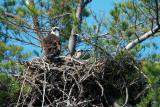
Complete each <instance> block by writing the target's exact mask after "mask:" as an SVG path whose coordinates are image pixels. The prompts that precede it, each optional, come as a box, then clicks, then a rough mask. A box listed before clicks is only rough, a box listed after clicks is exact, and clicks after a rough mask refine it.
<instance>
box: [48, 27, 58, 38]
mask: <svg viewBox="0 0 160 107" xmlns="http://www.w3.org/2000/svg"><path fill="white" fill-rule="evenodd" d="M50 33H51V34H54V35H56V36H58V37H59V27H52V28H51V31H50Z"/></svg>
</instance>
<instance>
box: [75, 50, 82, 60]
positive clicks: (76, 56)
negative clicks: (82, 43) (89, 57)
mask: <svg viewBox="0 0 160 107" xmlns="http://www.w3.org/2000/svg"><path fill="white" fill-rule="evenodd" d="M83 55H84V51H83V50H82V49H78V50H77V51H76V52H75V55H74V57H75V58H76V59H80V58H81V57H82V56H83Z"/></svg>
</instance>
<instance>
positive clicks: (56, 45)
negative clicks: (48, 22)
mask: <svg viewBox="0 0 160 107" xmlns="http://www.w3.org/2000/svg"><path fill="white" fill-rule="evenodd" d="M43 52H44V55H45V56H46V57H47V58H53V57H56V56H58V55H60V52H61V39H60V38H59V27H52V28H51V30H50V32H49V33H48V36H46V37H45V38H44V39H43Z"/></svg>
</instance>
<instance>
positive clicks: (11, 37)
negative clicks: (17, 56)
mask: <svg viewBox="0 0 160 107" xmlns="http://www.w3.org/2000/svg"><path fill="white" fill-rule="evenodd" d="M6 36H7V37H8V38H10V39H14V40H17V41H20V42H23V43H27V44H31V45H34V46H37V47H41V46H40V45H37V44H34V43H32V42H27V41H24V40H21V39H18V38H14V37H12V36H9V35H6Z"/></svg>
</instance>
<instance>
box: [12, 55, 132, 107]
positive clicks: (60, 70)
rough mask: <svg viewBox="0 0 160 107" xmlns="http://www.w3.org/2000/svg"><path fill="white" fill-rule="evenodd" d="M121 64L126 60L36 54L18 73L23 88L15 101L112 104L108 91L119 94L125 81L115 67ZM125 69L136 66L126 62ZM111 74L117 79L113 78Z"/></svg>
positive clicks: (47, 105)
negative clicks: (83, 58) (50, 58)
mask: <svg viewBox="0 0 160 107" xmlns="http://www.w3.org/2000/svg"><path fill="white" fill-rule="evenodd" d="M112 66H113V68H112ZM122 66H126V63H122V61H121V62H120V61H119V62H117V61H113V60H108V59H107V60H106V59H105V58H99V59H97V60H96V61H95V62H94V63H90V62H89V61H83V60H77V59H73V58H67V57H60V59H52V60H48V59H46V58H44V57H37V58H34V59H33V60H32V61H30V62H28V61H27V62H26V65H25V67H26V69H25V72H23V73H21V74H20V75H19V77H18V78H19V80H20V81H21V83H22V88H21V91H20V93H19V97H18V101H17V103H16V104H15V105H17V106H45V107H51V106H53V107H54V106H56V107H66V106H69V107H84V106H91V107H94V106H98V107H101V106H109V103H110V101H109V100H108V97H106V96H105V95H106V94H107V93H108V95H109V93H112V94H113V95H114V96H116V97H119V96H120V91H119V90H118V89H120V87H122V86H123V82H122V79H121V78H119V77H120V74H119V73H116V75H115V74H114V72H113V71H114V69H119V68H120V67H121V68H122ZM126 69H132V71H133V70H134V68H133V67H132V66H131V65H127V68H126ZM123 71H125V68H124V69H123V70H119V72H121V74H123ZM111 78H112V79H113V78H116V80H115V79H113V81H111ZM113 84H118V85H116V86H115V85H114V86H113ZM106 87H107V88H106ZM107 89H109V90H107ZM104 93H105V94H104ZM109 99H110V98H109Z"/></svg>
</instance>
